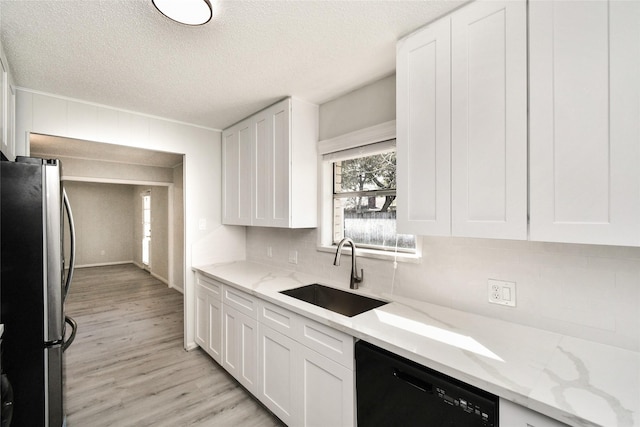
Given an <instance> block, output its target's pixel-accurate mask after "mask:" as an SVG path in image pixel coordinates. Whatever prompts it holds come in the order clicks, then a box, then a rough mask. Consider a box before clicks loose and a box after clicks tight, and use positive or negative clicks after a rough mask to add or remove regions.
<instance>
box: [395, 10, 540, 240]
mask: <svg viewBox="0 0 640 427" xmlns="http://www.w3.org/2000/svg"><path fill="white" fill-rule="evenodd" d="M526 52H527V46H526V3H525V2H524V1H504V2H500V1H477V2H474V3H472V4H470V5H468V6H466V7H464V8H462V9H460V10H458V11H456V12H454V13H453V14H452V15H451V16H447V17H444V18H442V19H440V20H438V21H436V22H434V23H433V24H431V25H429V26H428V27H426V28H424V29H422V30H420V31H418V32H416V33H414V34H412V35H411V36H409V37H407V38H406V39H404V40H402V41H400V43H399V45H398V56H397V77H396V79H397V89H398V90H397V116H398V118H397V124H398V130H397V133H398V139H397V152H398V158H397V162H398V231H399V232H401V233H410V234H421V235H455V236H466V237H490V238H501V239H526V238H527V69H526V65H527V64H526Z"/></svg>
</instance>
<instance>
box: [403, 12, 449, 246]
mask: <svg viewBox="0 0 640 427" xmlns="http://www.w3.org/2000/svg"><path fill="white" fill-rule="evenodd" d="M450 52H451V44H450V18H449V17H446V18H443V19H441V20H439V21H437V22H435V23H434V24H432V25H430V26H429V27H427V28H425V29H423V30H421V31H420V32H418V33H416V34H414V35H412V36H411V37H409V38H406V39H404V40H402V41H401V42H400V43H399V45H398V52H397V70H396V81H397V93H396V96H397V100H396V104H397V109H398V111H397V175H398V185H397V187H398V188H397V193H398V201H397V203H398V211H397V229H398V232H399V233H406V234H421V235H430V236H434V235H436V236H438V235H441V236H448V235H450V234H451V208H450V205H451V201H450V197H451V196H450V194H451V184H450V177H451V153H450V151H451V121H450V120H451V117H450V103H451V92H450V88H451V68H450Z"/></svg>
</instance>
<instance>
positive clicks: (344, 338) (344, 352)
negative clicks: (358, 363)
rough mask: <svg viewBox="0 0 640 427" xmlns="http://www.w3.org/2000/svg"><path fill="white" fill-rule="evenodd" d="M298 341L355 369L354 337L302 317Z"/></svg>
mask: <svg viewBox="0 0 640 427" xmlns="http://www.w3.org/2000/svg"><path fill="white" fill-rule="evenodd" d="M299 324H300V329H299V331H298V341H299V342H300V343H301V344H304V345H306V346H307V347H309V348H310V349H312V350H315V351H317V352H318V353H320V354H322V355H323V356H326V357H328V358H329V359H331V360H334V361H336V362H338V363H340V364H341V365H343V366H345V367H347V368H348V369H351V370H353V369H354V367H353V364H354V362H353V337H352V336H351V335H348V334H345V333H344V332H340V331H338V330H336V329H333V328H330V327H329V326H325V325H322V324H320V323H317V322H314V321H313V320H310V319H305V318H301V321H300V323H299Z"/></svg>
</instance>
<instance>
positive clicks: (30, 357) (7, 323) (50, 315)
mask: <svg viewBox="0 0 640 427" xmlns="http://www.w3.org/2000/svg"><path fill="white" fill-rule="evenodd" d="M0 171H1V180H0V196H1V197H0V240H1V243H2V245H1V248H2V256H1V258H0V270H1V272H2V273H1V276H0V323H2V324H4V335H3V337H2V370H3V372H4V373H5V374H6V376H7V378H8V379H9V381H10V383H11V385H12V387H13V405H12V407H13V416H12V424H11V425H13V426H25V427H26V426H50V427H60V426H63V425H64V424H65V412H64V396H63V394H64V393H63V391H64V384H63V381H64V369H63V366H64V355H63V353H64V350H65V349H66V348H67V347H68V346H69V345H70V344H71V342H72V341H73V338H74V337H75V330H76V325H75V322H74V321H73V319H70V318H69V317H66V316H65V313H64V300H65V298H66V295H67V293H68V291H69V286H70V284H71V279H72V277H73V264H74V255H75V237H74V231H73V216H72V214H71V209H70V206H69V203H68V199H67V197H66V193H65V192H64V189H63V186H62V182H61V180H60V176H61V166H60V162H59V161H58V160H43V159H38V158H29V157H18V158H17V159H16V161H15V162H11V161H0ZM65 214H66V218H68V221H67V223H68V224H69V225H70V226H69V227H68V230H69V234H70V237H71V238H70V241H71V242H72V243H71V245H70V248H69V257H68V258H69V263H68V265H67V266H65V259H64V258H65V257H64V252H65V250H64V248H63V238H64V233H65V231H64V230H65V229H66V228H67V227H65V226H64V222H65ZM67 267H68V268H67ZM66 325H71V328H70V329H68V328H66Z"/></svg>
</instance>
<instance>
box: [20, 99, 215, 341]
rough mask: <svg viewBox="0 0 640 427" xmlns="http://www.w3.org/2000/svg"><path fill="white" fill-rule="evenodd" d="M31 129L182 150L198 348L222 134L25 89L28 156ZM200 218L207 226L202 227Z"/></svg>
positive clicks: (23, 136) (188, 277)
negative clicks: (201, 276) (196, 265)
mask: <svg viewBox="0 0 640 427" xmlns="http://www.w3.org/2000/svg"><path fill="white" fill-rule="evenodd" d="M30 132H35V133H42V134H46V135H54V136H64V137H69V138H78V139H85V140H89V141H97V142H104V143H111V144H120V145H127V146H131V147H138V148H147V149H151V150H160V151H168V152H174V153H184V155H185V162H184V189H185V191H184V200H185V253H186V256H185V299H184V301H185V304H184V308H185V347H187V348H195V346H196V345H195V341H194V324H195V322H194V317H193V313H194V273H193V272H192V270H191V267H192V265H193V264H192V263H193V262H197V260H198V259H199V258H201V255H200V254H199V252H198V251H201V250H202V247H203V245H196V244H197V243H198V242H199V241H201V240H203V239H206V238H207V237H208V236H209V234H210V233H211V231H213V230H215V229H216V228H217V227H218V226H219V225H220V223H221V208H220V200H221V174H220V164H221V163H220V158H221V148H220V138H221V133H220V132H219V131H217V130H214V129H206V128H202V127H198V126H192V125H189V124H185V123H179V122H175V121H171V120H167V119H162V118H158V117H153V116H148V115H144V114H140V113H134V112H129V111H123V110H118V109H115V108H111V107H108V106H104V105H98V104H92V103H88V102H83V101H80V100H75V99H69V98H64V97H60V96H56V95H51V94H44V93H39V92H35V91H30V90H28V89H23V88H22V89H19V90H17V99H16V140H15V149H16V153H17V154H19V155H20V154H22V155H24V154H28V143H27V136H28V134H29V133H30ZM201 219H202V220H204V221H205V222H206V224H207V227H206V228H205V229H200V228H199V227H198V224H199V222H200V220H201ZM192 248H195V249H194V250H193V251H192Z"/></svg>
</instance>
